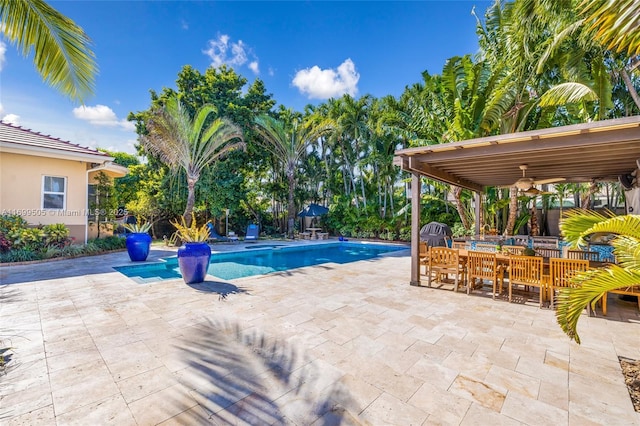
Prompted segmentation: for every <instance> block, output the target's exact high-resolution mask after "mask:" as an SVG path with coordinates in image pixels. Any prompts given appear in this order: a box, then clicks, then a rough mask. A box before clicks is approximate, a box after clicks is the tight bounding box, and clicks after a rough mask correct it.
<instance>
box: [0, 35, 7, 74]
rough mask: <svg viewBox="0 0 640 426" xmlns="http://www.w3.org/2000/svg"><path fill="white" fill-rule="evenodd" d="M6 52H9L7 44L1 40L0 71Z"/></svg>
mask: <svg viewBox="0 0 640 426" xmlns="http://www.w3.org/2000/svg"><path fill="white" fill-rule="evenodd" d="M5 53H7V45H6V44H4V43H3V42H1V41H0V71H2V67H3V65H4V61H5V59H6V57H5Z"/></svg>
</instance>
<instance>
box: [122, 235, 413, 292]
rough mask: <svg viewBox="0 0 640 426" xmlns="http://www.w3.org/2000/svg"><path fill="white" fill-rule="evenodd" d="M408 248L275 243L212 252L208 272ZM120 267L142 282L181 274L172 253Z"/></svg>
mask: <svg viewBox="0 0 640 426" xmlns="http://www.w3.org/2000/svg"><path fill="white" fill-rule="evenodd" d="M398 250H408V247H405V246H399V245H389V244H366V243H347V242H336V243H327V244H314V245H309V246H289V247H286V246H282V247H280V246H271V247H269V248H253V249H251V250H245V251H241V252H229V253H215V254H213V255H211V262H210V263H209V269H208V271H207V272H208V273H209V274H210V275H213V276H215V277H218V278H222V279H225V280H232V279H236V278H242V277H249V276H252V275H263V274H269V273H271V272H278V271H286V270H289V269H295V268H301V267H303V266H311V265H320V264H322V263H349V262H356V261H358V260H366V259H372V258H375V257H377V256H379V255H381V254H383V253H389V252H394V251H398ZM114 269H116V270H117V271H119V272H120V273H122V274H124V275H126V276H127V277H129V278H131V279H133V280H135V281H137V282H139V283H145V282H153V281H161V280H166V279H175V278H180V277H181V275H180V269H179V267H178V259H177V258H176V257H169V258H165V259H162V262H158V263H145V264H140V265H131V266H120V267H115V268H114Z"/></svg>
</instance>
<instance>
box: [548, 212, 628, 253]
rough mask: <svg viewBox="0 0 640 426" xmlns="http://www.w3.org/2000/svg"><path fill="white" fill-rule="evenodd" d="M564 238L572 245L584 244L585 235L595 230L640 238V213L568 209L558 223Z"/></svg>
mask: <svg viewBox="0 0 640 426" xmlns="http://www.w3.org/2000/svg"><path fill="white" fill-rule="evenodd" d="M560 230H561V231H562V235H563V236H564V238H565V240H566V241H568V242H569V243H571V245H572V246H574V247H575V246H578V245H580V246H583V245H585V243H586V241H585V237H586V236H588V235H591V234H594V233H596V232H605V233H614V234H619V235H626V236H630V237H633V238H637V239H640V215H624V216H615V215H614V213H611V212H608V213H607V214H606V215H604V214H601V213H598V212H595V211H590V210H588V211H584V210H570V211H568V212H567V213H566V215H565V218H564V219H563V220H562V222H561V223H560Z"/></svg>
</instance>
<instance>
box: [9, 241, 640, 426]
mask: <svg viewBox="0 0 640 426" xmlns="http://www.w3.org/2000/svg"><path fill="white" fill-rule="evenodd" d="M305 243H306V242H305ZM276 244H280V242H277V243H276ZM243 245H244V243H242V242H240V243H233V244H215V245H214V246H213V249H214V250H216V251H225V250H238V249H241V248H243ZM172 254H174V249H163V248H162V247H154V248H153V249H152V255H151V258H152V259H155V258H158V257H163V256H167V255H172ZM127 264H131V262H130V261H129V260H128V256H127V254H126V252H117V253H112V254H107V255H100V256H93V257H85V258H78V259H72V260H62V261H56V262H49V263H39V264H30V265H18V266H9V267H7V266H4V267H0V282H1V283H2V286H0V339H1V340H2V342H1V343H3V344H2V345H0V348H1V347H6V346H8V345H10V346H11V347H12V348H13V350H12V352H13V354H12V357H11V360H10V362H9V364H8V366H7V369H6V374H5V375H0V424H3V425H26V424H28V425H39V424H42V425H56V424H57V425H66V424H85V425H89V424H91V425H93V424H100V425H103V424H117V425H155V424H166V425H177V424H189V425H191V424H215V425H224V424H233V425H243V424H246V425H262V424H276V425H281V424H291V425H311V424H317V425H338V424H343V425H355V424H371V425H392V424H394V425H433V424H446V425H458V424H460V425H486V424H496V425H497V424H500V425H581V426H582V425H614V424H615V425H640V413H636V412H635V411H634V409H633V406H632V404H631V400H630V398H629V394H628V392H627V388H626V386H625V384H624V379H623V377H622V374H621V369H620V364H619V361H618V356H624V357H627V358H632V359H640V324H639V323H640V313H639V312H638V308H637V304H635V302H625V301H622V300H619V299H618V298H617V297H610V300H609V312H608V313H609V315H608V316H607V317H601V316H598V317H589V316H587V315H586V314H585V315H583V317H582V318H581V320H580V324H579V328H578V330H579V332H580V335H581V338H582V345H577V344H575V343H574V342H572V341H570V340H569V339H568V338H567V337H566V336H565V335H564V334H563V333H562V331H561V330H560V329H559V327H558V326H557V324H556V322H555V316H554V311H551V310H549V309H539V308H538V306H537V302H536V301H528V302H526V303H525V302H522V301H521V303H508V302H506V301H504V300H493V299H491V297H490V296H489V295H488V294H486V293H476V294H472V295H470V296H467V295H466V294H465V293H462V292H460V293H453V292H451V291H445V290H440V289H430V288H419V287H412V286H410V285H409V284H408V283H409V278H410V259H409V257H408V251H401V252H394V253H390V254H388V255H386V256H383V257H381V258H378V259H375V260H369V261H360V262H355V263H349V264H344V265H337V264H324V265H319V266H312V267H306V268H301V269H297V270H290V271H286V272H282V273H275V274H271V275H268V276H256V277H247V278H242V279H238V280H233V281H229V282H225V281H223V280H219V279H216V278H213V277H211V276H209V277H208V279H207V281H206V282H205V283H203V284H198V285H186V284H184V282H183V281H182V280H179V279H176V280H168V281H160V282H155V283H148V284H137V283H136V282H134V281H133V280H131V279H129V278H127V277H125V276H124V275H122V274H120V273H118V272H115V271H114V270H113V269H112V267H113V266H118V265H127Z"/></svg>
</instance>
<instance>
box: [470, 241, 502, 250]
mask: <svg viewBox="0 0 640 426" xmlns="http://www.w3.org/2000/svg"><path fill="white" fill-rule="evenodd" d="M497 245H498V243H476V244H475V247H476V248H475V249H474V250H475V251H488V252H495V251H496V246H497Z"/></svg>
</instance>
